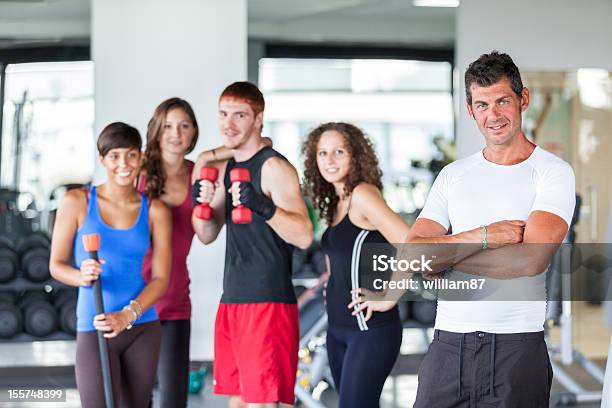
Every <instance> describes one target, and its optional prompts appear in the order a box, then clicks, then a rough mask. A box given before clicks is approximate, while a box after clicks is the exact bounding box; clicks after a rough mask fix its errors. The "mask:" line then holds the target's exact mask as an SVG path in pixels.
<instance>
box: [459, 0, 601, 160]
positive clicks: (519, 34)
mask: <svg viewBox="0 0 612 408" xmlns="http://www.w3.org/2000/svg"><path fill="white" fill-rule="evenodd" d="M611 16H612V2H610V1H609V0H589V1H588V2H580V1H575V0H538V1H532V0H515V1H507V2H500V1H490V0H462V1H461V6H460V7H459V10H458V13H457V23H456V36H455V40H456V47H455V54H456V58H455V61H456V66H457V69H458V70H459V72H460V74H461V75H460V85H461V86H460V92H459V93H458V95H457V97H458V98H460V104H459V106H460V110H459V114H458V117H457V119H458V121H457V156H458V157H460V158H461V157H465V156H468V155H470V154H471V153H474V152H475V151H477V150H478V149H480V148H482V147H483V146H484V140H483V137H482V135H480V133H479V132H478V129H477V127H476V125H475V123H474V121H473V120H472V119H471V118H469V117H468V114H467V109H466V107H465V89H464V87H463V81H464V76H463V74H464V73H465V70H466V68H467V66H468V65H469V63H470V62H472V61H474V60H475V59H477V58H478V57H479V56H480V55H481V54H484V53H488V52H490V51H492V50H498V51H500V52H506V53H508V54H509V55H510V56H511V57H512V59H513V60H514V62H515V63H516V65H517V66H518V67H519V69H521V70H543V71H565V70H569V69H577V68H603V69H608V70H612V47H610V44H609V43H610V39H611V38H612V24H610V18H611Z"/></svg>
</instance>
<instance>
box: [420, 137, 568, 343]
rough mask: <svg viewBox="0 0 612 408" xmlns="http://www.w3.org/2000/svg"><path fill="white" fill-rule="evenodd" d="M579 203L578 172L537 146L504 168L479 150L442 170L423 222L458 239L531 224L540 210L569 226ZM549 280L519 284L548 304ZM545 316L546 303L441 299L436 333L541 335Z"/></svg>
mask: <svg viewBox="0 0 612 408" xmlns="http://www.w3.org/2000/svg"><path fill="white" fill-rule="evenodd" d="M575 203H576V197H575V180H574V172H573V170H572V168H571V166H570V165H569V164H568V163H566V162H565V161H563V160H562V159H560V158H558V157H557V156H555V155H553V154H552V153H549V152H547V151H546V150H543V149H541V148H540V147H537V146H536V148H535V150H534V151H533V152H532V154H531V156H529V157H528V158H527V159H526V160H525V161H523V162H521V163H518V164H514V165H510V166H504V165H499V164H495V163H492V162H489V161H487V160H486V159H485V158H484V156H483V153H482V151H480V152H478V153H475V154H473V155H471V156H469V157H467V158H465V159H461V160H457V161H455V162H453V163H451V164H449V165H448V166H446V167H444V169H442V171H441V172H440V174H439V175H438V177H437V178H436V180H435V182H434V184H433V186H432V188H431V191H430V193H429V196H428V197H427V202H426V203H425V207H424V208H423V211H421V214H420V215H419V218H426V219H430V220H433V221H436V222H437V223H439V224H440V225H442V226H443V227H444V228H446V229H448V228H449V227H450V228H451V229H452V233H453V234H457V233H460V232H463V231H467V230H471V229H474V228H478V227H480V226H481V225H488V224H491V223H494V222H497V221H503V220H525V221H526V220H527V218H528V217H529V214H530V213H531V212H532V211H536V210H539V211H546V212H550V213H553V214H555V215H558V216H559V217H561V218H562V219H563V220H564V221H565V222H566V223H567V224H568V225H570V222H571V220H572V215H573V213H574V205H575ZM545 278H546V277H545V274H540V275H537V276H534V277H521V278H516V279H515V280H516V283H518V284H520V285H527V286H528V287H530V288H532V289H533V288H541V290H542V291H543V293H542V297H539V299H545V296H546V293H545V285H544V281H545ZM513 283H514V282H513ZM538 290H539V289H538ZM545 315H546V301H544V300H541V301H448V300H443V299H439V300H438V312H437V316H436V324H435V328H436V329H440V330H447V331H451V332H457V333H469V332H474V331H483V332H489V333H521V332H537V331H542V330H543V325H544V320H545Z"/></svg>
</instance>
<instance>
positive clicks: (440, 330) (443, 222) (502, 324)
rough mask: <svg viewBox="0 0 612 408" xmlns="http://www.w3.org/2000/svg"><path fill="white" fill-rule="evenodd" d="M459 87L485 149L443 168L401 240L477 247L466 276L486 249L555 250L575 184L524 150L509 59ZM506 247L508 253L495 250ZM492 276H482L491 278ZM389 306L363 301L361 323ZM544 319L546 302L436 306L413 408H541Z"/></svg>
mask: <svg viewBox="0 0 612 408" xmlns="http://www.w3.org/2000/svg"><path fill="white" fill-rule="evenodd" d="M465 88H466V93H467V109H468V113H469V114H470V116H471V117H472V118H473V119H474V121H475V122H476V125H477V126H478V129H479V131H480V133H482V135H483V136H484V138H485V144H486V147H485V148H484V149H483V150H482V151H479V152H477V153H475V154H473V155H471V156H469V157H467V158H465V159H461V160H457V161H455V162H453V163H451V164H449V165H448V166H446V167H445V168H444V169H443V170H442V172H441V173H440V175H439V176H438V177H437V178H436V180H435V182H434V185H433V186H432V189H431V192H430V193H429V196H428V198H427V202H426V204H425V207H424V208H423V211H422V212H421V214H420V215H419V217H418V219H417V221H416V222H415V224H414V225H413V227H412V229H411V231H410V236H409V237H408V241H409V242H412V243H455V244H461V243H480V244H482V245H469V246H466V247H467V248H473V249H465V250H466V251H469V252H470V254H464V255H465V259H464V260H462V261H461V262H458V263H456V264H455V265H454V269H456V270H460V271H471V268H472V267H473V266H474V265H480V266H481V267H482V265H488V264H491V263H487V262H494V259H495V258H494V257H492V256H491V254H493V253H494V252H495V251H491V250H489V249H487V248H500V247H502V246H505V245H511V244H516V243H520V242H523V243H544V244H559V243H561V242H562V240H563V238H564V237H565V234H566V233H567V230H568V226H569V224H570V221H571V219H572V214H573V211H574V205H575V182H574V173H573V171H572V168H571V167H570V165H569V164H568V163H566V162H565V161H563V160H561V159H560V158H558V157H556V156H554V155H553V154H551V153H549V152H547V151H545V150H543V149H542V148H540V147H538V146H536V145H535V144H533V143H531V142H530V141H529V140H528V139H527V138H526V137H525V134H524V133H523V131H522V130H521V113H522V112H523V111H525V110H526V109H527V107H528V105H529V91H528V89H527V88H525V87H523V84H522V81H521V77H520V73H519V70H518V68H517V66H516V65H515V64H514V62H513V61H512V59H511V58H510V57H509V56H508V55H507V54H501V53H498V52H496V51H493V52H492V53H490V54H484V55H482V56H481V57H480V58H478V59H477V60H476V61H474V62H473V63H472V64H470V66H469V67H468V69H467V71H466V73H465ZM451 231H452V235H451V233H450V232H451ZM551 246H553V245H551ZM506 248H514V247H510V246H505V247H504V248H502V249H500V250H499V251H503V250H505V249H506ZM517 264H518V262H517ZM521 264H525V262H521ZM528 264H529V262H528ZM533 264H534V267H525V268H515V269H517V270H516V271H514V272H512V273H513V274H514V275H512V276H504V277H505V278H516V280H517V281H518V282H521V284H523V285H525V284H527V285H531V284H533V285H540V284H541V283H542V282H543V279H544V274H540V273H541V272H542V267H539V268H536V267H535V266H536V264H538V262H533ZM540 264H541V262H540ZM462 268H463V269H462ZM495 269H496V268H493V267H492V268H491V273H490V274H487V273H485V274H484V275H488V276H492V277H497V276H495V273H496V272H495V271H494V270H495ZM508 269H512V268H508ZM521 280H522V281H521ZM513 283H514V282H513ZM542 286H543V285H542ZM391 303H392V302H374V301H367V300H364V301H362V303H361V304H360V308H359V310H366V312H367V313H366V318H367V317H368V316H369V315H371V313H372V311H381V310H386V309H387V308H388V307H389V306H390V304H391ZM545 312H546V301H545V298H544V297H542V298H540V300H521V301H518V300H514V301H448V300H443V299H439V300H438V312H437V317H436V323H435V329H436V330H435V332H434V333H435V334H434V340H433V342H432V344H431V345H430V348H429V350H428V352H427V354H426V356H425V358H424V360H423V363H422V364H421V367H420V369H419V385H418V391H417V399H416V403H415V405H414V407H417V408H421V407H427V408H435V407H471V406H491V407H493V406H494V407H520V408H524V407H548V406H549V398H550V385H551V382H552V369H551V366H550V361H549V358H548V351H547V349H546V344H545V342H544V332H543V330H544V329H543V325H544V319H545Z"/></svg>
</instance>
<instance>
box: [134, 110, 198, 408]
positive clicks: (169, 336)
mask: <svg viewBox="0 0 612 408" xmlns="http://www.w3.org/2000/svg"><path fill="white" fill-rule="evenodd" d="M197 140H198V123H197V121H196V117H195V114H194V112H193V109H192V108H191V106H190V105H189V103H188V102H186V101H184V100H182V99H179V98H170V99H167V100H165V101H163V102H162V103H161V104H160V105H159V106H158V107H157V108H156V109H155V112H154V113H153V117H152V118H151V120H150V121H149V125H148V128H147V146H146V149H145V153H144V161H143V165H142V177H141V178H140V180H139V183H138V189H139V190H140V191H144V192H145V193H146V194H147V195H148V196H149V197H151V198H160V199H161V200H162V201H163V202H164V203H165V204H166V205H167V206H168V207H169V208H170V210H171V212H172V270H171V273H170V283H169V284H168V290H167V292H166V294H165V295H164V296H162V297H161V298H160V299H159V300H158V301H157V303H156V304H155V308H156V309H157V314H158V315H159V320H160V323H161V326H162V341H161V352H160V356H159V364H158V367H157V381H158V384H159V389H160V393H159V394H160V406H161V407H172V408H177V407H185V406H187V387H188V383H189V337H190V332H191V322H190V318H191V301H190V298H189V272H188V271H187V255H188V254H189V250H190V248H191V241H192V240H193V235H194V231H193V227H192V226H191V214H192V211H193V204H192V201H191V187H190V184H191V183H190V179H191V171H192V168H193V162H192V161H190V160H187V159H186V158H185V155H186V154H188V153H190V152H191V151H192V150H193V149H194V147H195V145H196V142H197ZM143 276H144V278H145V280H147V281H148V279H149V278H150V276H151V250H149V252H148V253H147V255H146V257H145V260H144V264H143Z"/></svg>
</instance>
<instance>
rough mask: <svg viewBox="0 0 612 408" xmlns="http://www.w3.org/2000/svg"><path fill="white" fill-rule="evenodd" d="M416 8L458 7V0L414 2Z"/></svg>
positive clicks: (415, 0) (421, 0) (420, 0)
mask: <svg viewBox="0 0 612 408" xmlns="http://www.w3.org/2000/svg"><path fill="white" fill-rule="evenodd" d="M413 4H414V5H415V6H417V7H459V0H414V1H413Z"/></svg>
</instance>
